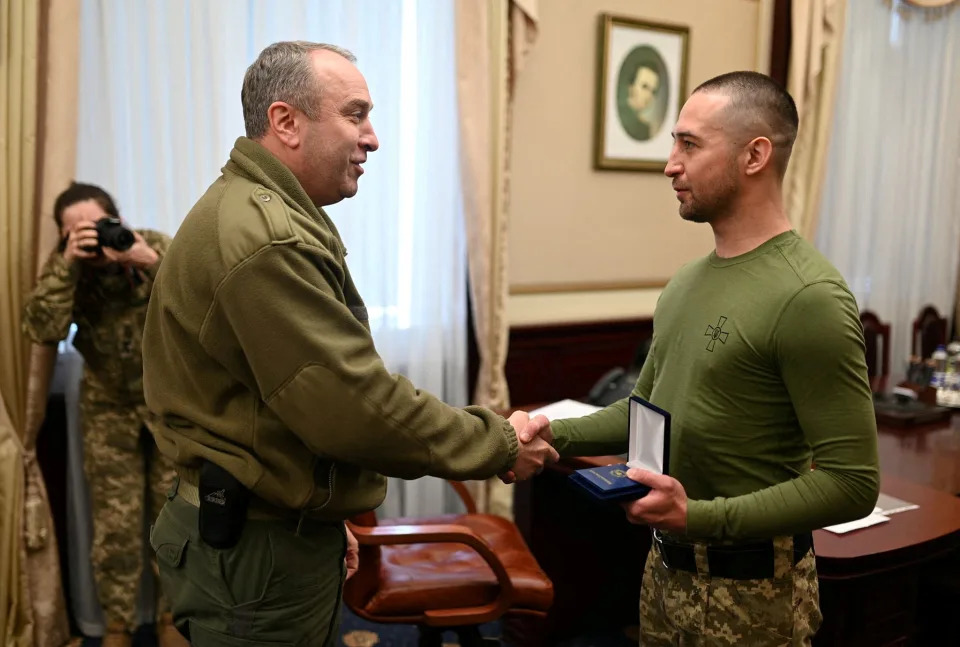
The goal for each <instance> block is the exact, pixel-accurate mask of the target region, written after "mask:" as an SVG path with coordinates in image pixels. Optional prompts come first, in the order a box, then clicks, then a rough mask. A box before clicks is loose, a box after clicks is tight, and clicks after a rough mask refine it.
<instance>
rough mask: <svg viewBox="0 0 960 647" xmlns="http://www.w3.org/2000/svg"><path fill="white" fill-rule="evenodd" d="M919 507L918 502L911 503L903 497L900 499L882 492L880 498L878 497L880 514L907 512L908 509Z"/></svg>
mask: <svg viewBox="0 0 960 647" xmlns="http://www.w3.org/2000/svg"><path fill="white" fill-rule="evenodd" d="M919 507H920V506H918V505H917V504H916V503H910V502H909V501H904V500H903V499H898V498H896V497H892V496H890V495H889V494H884V493H882V492H881V493H880V498H879V499H877V509H878V510H879V511H880V514H883V515H887V516H889V515H891V514H897V513H898V512H906V511H907V510H916V509H917V508H919Z"/></svg>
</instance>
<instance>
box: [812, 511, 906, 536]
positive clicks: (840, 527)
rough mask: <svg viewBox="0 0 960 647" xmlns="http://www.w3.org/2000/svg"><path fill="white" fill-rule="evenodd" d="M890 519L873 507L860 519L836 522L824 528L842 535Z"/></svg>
mask: <svg viewBox="0 0 960 647" xmlns="http://www.w3.org/2000/svg"><path fill="white" fill-rule="evenodd" d="M887 521H890V518H889V517H885V516H883V515H882V514H880V508H874V509H873V512H872V513H870V514H868V515H867V516H866V517H864V518H862V519H857V520H855V521H847V522H846V523H838V524H836V525H835V526H827V527H826V528H824V530H829V531H830V532H832V533H834V534H837V535H842V534H844V533H847V532H850V531H851V530H860V529H861V528H869V527H870V526H875V525H877V524H878V523H886V522H887Z"/></svg>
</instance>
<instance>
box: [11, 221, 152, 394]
mask: <svg viewBox="0 0 960 647" xmlns="http://www.w3.org/2000/svg"><path fill="white" fill-rule="evenodd" d="M139 233H140V235H141V236H143V239H144V240H145V241H146V243H147V244H148V245H149V246H150V247H151V248H153V250H154V251H155V252H157V254H158V256H159V257H160V259H162V258H163V256H164V254H165V252H166V250H167V247H168V246H169V244H170V238H169V237H168V236H166V235H164V234H161V233H159V232H156V231H151V230H147V229H142V230H139ZM160 259H158V260H157V262H156V263H155V264H154V265H153V267H150V268H148V269H146V270H133V269H130V270H125V271H119V272H118V271H117V270H116V266H114V267H112V268H94V267H91V266H89V265H86V264H84V263H82V262H75V263H68V262H67V261H65V260H64V258H63V255H62V254H61V253H60V252H59V251H57V250H54V252H53V253H51V254H50V257H49V258H48V259H47V262H46V263H45V264H44V266H43V271H42V272H41V274H40V279H39V280H38V282H37V285H36V287H35V288H34V290H33V292H32V293H31V294H30V297H29V298H28V300H27V303H26V306H25V307H24V312H23V321H22V323H21V326H22V328H23V333H24V334H25V335H26V336H27V337H29V338H30V339H31V340H33V341H34V342H37V343H40V344H55V343H57V342H59V341H60V340H62V339H65V338H66V336H67V334H68V332H69V331H70V324H71V323H75V324H76V325H77V333H76V335H75V336H74V339H73V345H74V346H75V347H76V348H77V350H78V351H80V354H81V355H83V359H84V362H85V367H84V399H87V400H89V399H93V400H96V401H98V402H101V403H103V404H115V405H133V406H137V405H142V404H143V368H142V365H143V362H142V359H141V354H140V345H141V340H142V337H143V323H144V320H145V318H146V315H147V302H148V300H149V298H150V290H151V288H152V287H153V280H154V277H155V276H156V272H157V269H158V268H159V267H160Z"/></svg>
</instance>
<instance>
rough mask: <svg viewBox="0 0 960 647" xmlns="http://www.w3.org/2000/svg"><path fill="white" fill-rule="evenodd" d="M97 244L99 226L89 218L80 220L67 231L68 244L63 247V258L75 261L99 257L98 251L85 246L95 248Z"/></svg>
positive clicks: (69, 261)
mask: <svg viewBox="0 0 960 647" xmlns="http://www.w3.org/2000/svg"><path fill="white" fill-rule="evenodd" d="M96 246H97V227H96V225H95V224H94V223H92V222H90V221H89V220H84V221H82V222H78V223H77V224H76V226H74V227H73V229H71V230H70V231H68V232H67V245H66V247H64V248H63V260H65V261H67V262H68V263H73V262H74V261H77V260H81V261H88V260H93V259H95V258H97V253H96V252H88V251H87V250H86V249H84V248H85V247H87V248H90V249H93V248H95V247H96Z"/></svg>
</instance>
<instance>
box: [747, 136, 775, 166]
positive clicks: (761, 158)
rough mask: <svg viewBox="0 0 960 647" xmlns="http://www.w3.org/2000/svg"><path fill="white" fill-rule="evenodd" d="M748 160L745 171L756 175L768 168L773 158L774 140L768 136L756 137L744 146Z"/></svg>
mask: <svg viewBox="0 0 960 647" xmlns="http://www.w3.org/2000/svg"><path fill="white" fill-rule="evenodd" d="M744 153H745V157H746V161H745V164H744V167H743V172H744V173H746V174H747V175H756V174H757V173H760V172H761V171H762V170H763V169H765V168H767V167H768V166H769V165H770V163H771V162H772V159H773V142H771V141H770V140H769V139H767V138H766V137H755V138H753V139H752V140H750V142H749V143H747V145H746V146H745V147H744Z"/></svg>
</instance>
